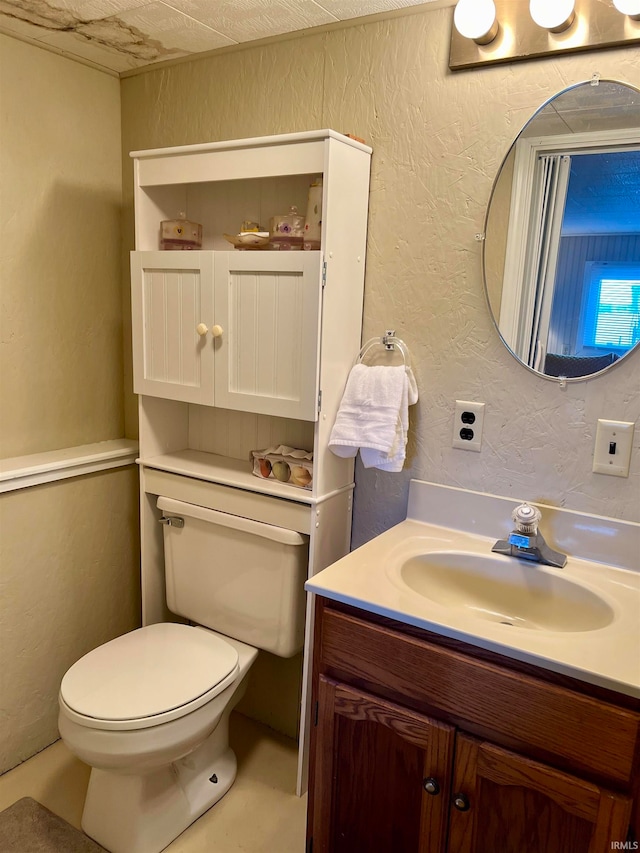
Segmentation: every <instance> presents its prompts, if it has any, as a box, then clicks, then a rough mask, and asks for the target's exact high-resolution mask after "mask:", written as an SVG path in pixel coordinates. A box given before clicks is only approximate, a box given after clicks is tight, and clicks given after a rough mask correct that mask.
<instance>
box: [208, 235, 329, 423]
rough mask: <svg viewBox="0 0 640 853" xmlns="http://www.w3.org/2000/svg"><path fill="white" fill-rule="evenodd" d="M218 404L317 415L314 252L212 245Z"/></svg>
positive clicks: (318, 300)
mask: <svg viewBox="0 0 640 853" xmlns="http://www.w3.org/2000/svg"><path fill="white" fill-rule="evenodd" d="M215 255H216V256H215V278H216V287H215V310H216V318H217V319H216V323H219V324H220V325H221V326H222V327H223V329H224V331H223V334H222V337H221V339H220V345H219V348H217V350H216V361H215V377H216V406H220V407H222V408H224V409H235V410H239V411H244V412H258V413H261V414H265V415H278V416H281V417H285V418H295V419H298V420H306V421H315V420H317V417H318V375H319V373H318V360H319V345H320V336H319V326H320V308H321V300H322V282H321V276H320V254H319V253H318V252H269V251H268V252H261V251H253V252H251V251H249V252H238V251H236V252H216V253H215Z"/></svg>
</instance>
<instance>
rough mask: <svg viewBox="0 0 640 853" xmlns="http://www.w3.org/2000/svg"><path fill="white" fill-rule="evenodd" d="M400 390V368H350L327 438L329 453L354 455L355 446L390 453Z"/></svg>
mask: <svg viewBox="0 0 640 853" xmlns="http://www.w3.org/2000/svg"><path fill="white" fill-rule="evenodd" d="M404 388H405V368H404V365H401V366H400V367H385V366H380V365H376V366H373V367H368V366H367V365H366V364H356V365H354V367H352V368H351V373H350V374H349V378H348V379H347V385H346V388H345V389H344V394H343V396H342V402H341V403H340V408H339V409H338V414H337V416H336V421H335V423H334V425H333V429H332V430H331V436H330V438H329V447H330V449H331V450H332V451H333V453H335V454H336V456H343V457H349V456H355V455H356V453H357V452H358V448H359V447H369V448H371V449H372V450H378V451H380V452H381V453H383V454H388V453H390V452H391V450H392V448H393V447H394V445H395V443H396V441H397V439H396V431H397V421H398V414H399V412H400V407H401V404H402V397H403V393H404Z"/></svg>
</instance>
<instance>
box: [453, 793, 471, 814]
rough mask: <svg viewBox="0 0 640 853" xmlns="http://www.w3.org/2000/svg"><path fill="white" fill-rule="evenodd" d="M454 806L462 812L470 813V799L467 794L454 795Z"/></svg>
mask: <svg viewBox="0 0 640 853" xmlns="http://www.w3.org/2000/svg"><path fill="white" fill-rule="evenodd" d="M453 805H454V806H455V807H456V808H457V809H458V811H460V812H468V811H469V799H468V797H467V795H466V794H454V795H453Z"/></svg>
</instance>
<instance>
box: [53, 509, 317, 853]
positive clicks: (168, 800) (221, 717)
mask: <svg viewBox="0 0 640 853" xmlns="http://www.w3.org/2000/svg"><path fill="white" fill-rule="evenodd" d="M158 507H159V509H160V510H161V511H162V512H163V513H165V515H163V517H162V519H161V520H162V521H163V522H164V562H165V578H166V600H167V604H168V606H169V608H170V609H171V611H172V612H173V613H175V614H176V615H177V616H179V617H183V618H186V619H189V620H192V621H193V622H195V623H197V624H195V625H186V624H182V623H176V622H170V623H161V624H153V625H147V626H145V627H143V628H138V629H137V630H135V631H131V632H130V633H129V634H125V635H123V636H121V637H117V638H116V639H115V640H111V641H110V642H108V643H106V644H105V645H103V646H100V647H99V648H97V649H94V650H93V651H91V652H89V653H88V654H87V655H85V656H84V657H83V658H81V659H80V660H79V661H78V662H77V663H75V664H74V665H73V666H72V667H71V668H70V669H69V671H68V672H67V673H66V675H65V676H64V678H63V679H62V683H61V685H60V693H59V697H58V698H59V716H58V726H59V729H60V735H61V737H62V739H63V740H64V741H65V743H66V745H67V746H68V748H69V749H70V751H71V752H73V753H74V754H75V755H77V756H78V758H80V759H81V760H82V761H85V762H86V763H87V764H89V765H90V766H91V768H92V770H91V776H90V779H89V787H88V791H87V798H86V801H85V807H84V812H83V815H82V828H83V830H84V831H85V832H86V834H87V835H89V836H91V838H94V839H95V840H96V841H97V842H98V843H99V844H101V845H102V846H103V847H105V848H106V849H107V850H108V851H110V852H111V853H159V851H161V850H163V849H164V848H165V847H166V846H167V845H168V844H170V843H171V841H173V839H174V838H176V837H177V836H178V835H179V834H180V833H181V832H182V831H183V830H184V829H186V828H187V827H188V826H189V825H190V824H191V823H192V822H193V821H194V820H196V819H197V818H198V817H199V816H200V815H201V814H203V813H204V812H205V811H206V810H207V809H209V808H211V806H213V805H214V804H215V803H216V802H217V801H218V800H219V799H220V798H221V797H222V796H223V795H224V794H225V793H226V792H227V791H228V790H229V788H230V787H231V785H232V783H233V781H234V779H235V775H236V758H235V755H234V753H233V751H232V750H231V748H230V747H229V738H228V724H229V715H230V713H231V710H232V709H233V708H234V707H235V705H236V704H237V703H238V701H239V700H240V699H241V698H242V695H243V694H244V692H245V690H246V685H247V679H248V674H249V670H250V667H251V665H252V663H253V661H254V660H255V658H256V656H257V654H258V649H259V648H260V649H265V650H267V651H269V652H271V653H273V654H275V655H279V656H281V657H290V656H292V655H294V654H296V653H297V652H298V651H300V649H301V647H302V642H303V635H304V581H305V578H306V570H307V559H308V541H309V539H308V536H304V535H302V534H300V533H298V532H296V531H292V530H288V529H284V528H279V527H276V526H274V525H269V524H264V523H262V522H257V521H254V520H251V519H247V518H243V517H238V516H231V515H228V514H226V513H221V512H218V511H215V510H211V509H208V508H206V507H199V506H196V505H193V504H188V503H184V502H181V501H176V500H173V499H170V498H165V497H160V498H158Z"/></svg>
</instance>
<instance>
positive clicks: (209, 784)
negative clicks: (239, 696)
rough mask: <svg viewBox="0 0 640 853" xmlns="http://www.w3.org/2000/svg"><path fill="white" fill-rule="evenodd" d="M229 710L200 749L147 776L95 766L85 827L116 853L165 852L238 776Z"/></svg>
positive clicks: (87, 802) (87, 831) (86, 831)
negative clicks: (229, 733) (229, 726)
mask: <svg viewBox="0 0 640 853" xmlns="http://www.w3.org/2000/svg"><path fill="white" fill-rule="evenodd" d="M228 741H229V738H228V714H225V715H224V718H223V719H222V720H221V721H220V723H219V724H218V726H216V729H215V730H214V732H213V733H212V734H211V735H210V736H209V737H208V738H207V740H206V741H205V742H204V743H203V744H201V746H199V747H198V749H196V750H195V751H194V752H192V753H190V754H189V755H187V756H185V757H184V758H181V759H180V760H178V761H175V762H173V764H169V765H167V766H166V767H161V768H159V769H158V770H156V771H153V772H151V773H145V774H142V775H128V774H127V775H125V774H122V773H113V772H110V771H106V770H97V769H95V768H94V769H92V771H91V777H90V779H89V788H88V791H87V799H86V801H85V806H84V812H83V814H82V829H83V830H84V832H85V833H86V834H87V835H88V836H90V837H91V838H93V839H94V840H95V841H97V842H98V844H101V845H102V846H103V847H105V848H106V849H107V850H109V851H110V853H160V851H161V850H163V849H164V848H165V847H166V846H167V845H168V844H170V843H171V842H172V841H173V840H174V839H175V838H177V837H178V835H180V833H181V832H183V831H184V830H185V829H186V828H187V827H188V826H190V825H191V824H192V823H193V822H194V821H195V820H197V818H199V817H200V815H202V814H204V812H206V811H207V809H210V808H211V806H213V805H215V803H217V802H218V800H219V799H221V797H223V796H224V795H225V794H226V793H227V791H228V790H229V788H230V787H231V785H232V784H233V781H234V779H235V777H236V769H237V761H236V756H235V754H234V752H233V751H232V750H231V748H230V747H229V746H228Z"/></svg>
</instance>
